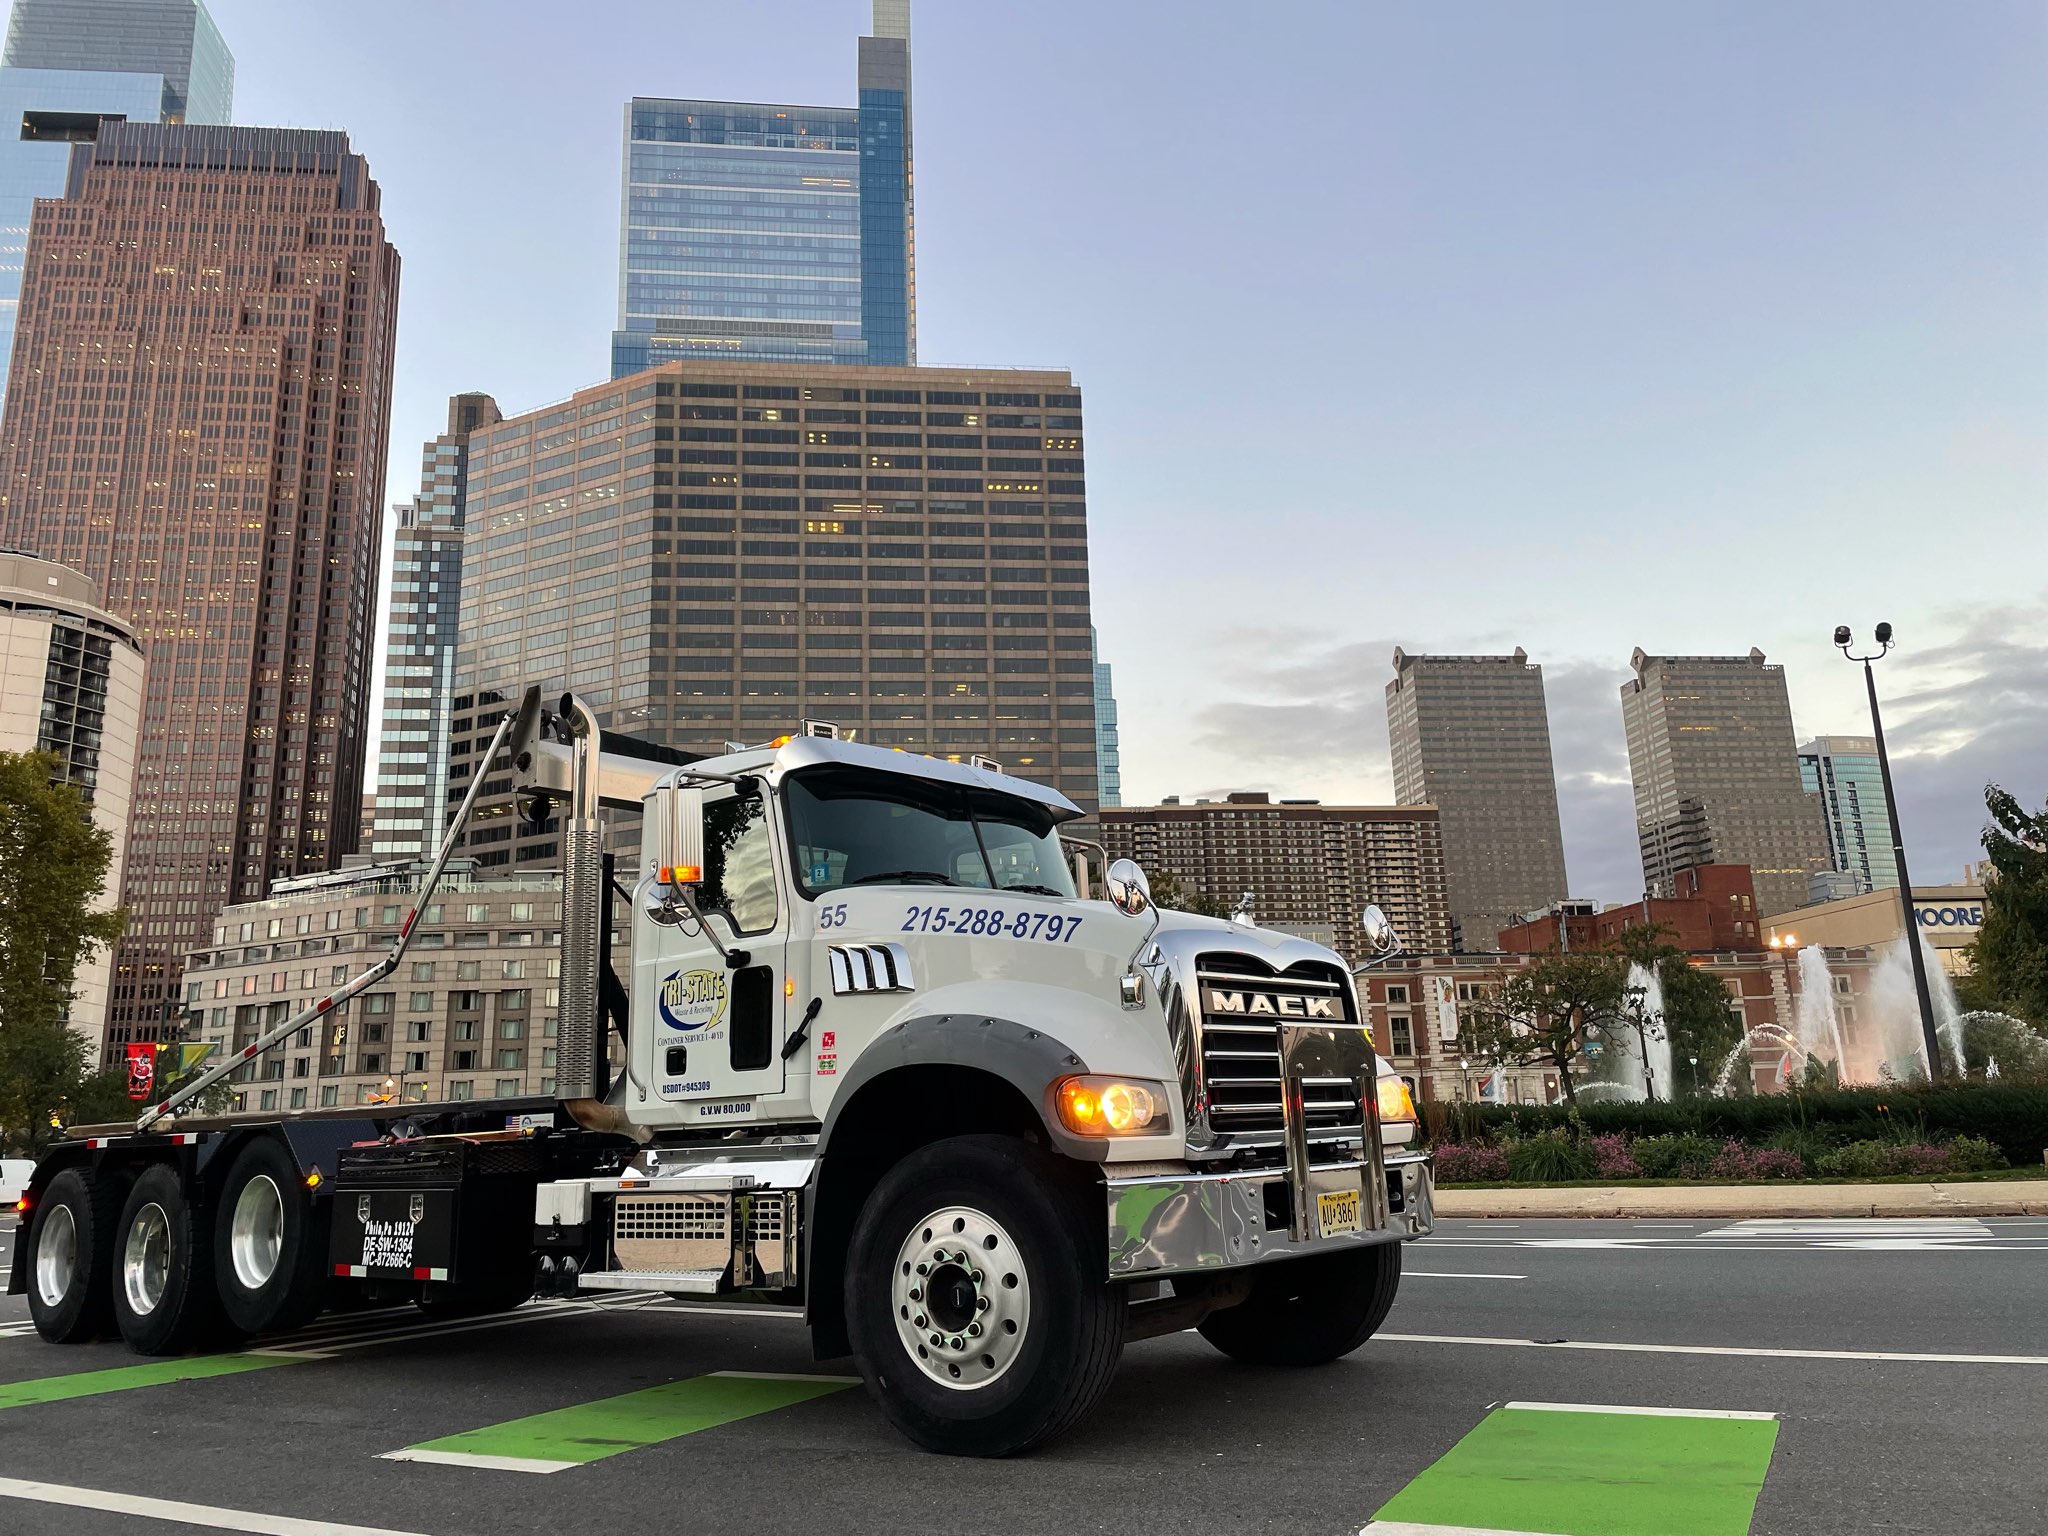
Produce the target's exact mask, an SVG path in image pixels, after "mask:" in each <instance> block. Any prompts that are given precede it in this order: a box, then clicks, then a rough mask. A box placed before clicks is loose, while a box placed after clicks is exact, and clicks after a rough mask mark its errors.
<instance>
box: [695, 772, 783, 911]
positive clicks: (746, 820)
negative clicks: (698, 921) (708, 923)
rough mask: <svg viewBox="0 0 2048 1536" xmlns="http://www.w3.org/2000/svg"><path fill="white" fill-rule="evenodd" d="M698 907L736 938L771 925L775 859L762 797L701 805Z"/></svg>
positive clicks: (733, 797)
mask: <svg viewBox="0 0 2048 1536" xmlns="http://www.w3.org/2000/svg"><path fill="white" fill-rule="evenodd" d="M697 905H698V906H699V907H700V908H701V909H702V910H703V911H705V912H720V913H723V914H724V915H725V917H726V918H727V920H728V921H730V922H731V923H732V926H733V931H734V932H735V933H765V932H766V931H767V930H768V929H770V928H773V927H774V926H775V857H774V850H773V848H772V847H771V846H770V842H769V836H768V808H767V806H766V805H765V804H764V803H763V801H762V799H761V797H760V795H758V794H752V795H737V794H734V795H727V796H726V797H724V798H723V799H719V800H711V801H708V802H707V803H706V804H705V806H704V883H703V884H702V885H701V886H699V887H698V888H697Z"/></svg>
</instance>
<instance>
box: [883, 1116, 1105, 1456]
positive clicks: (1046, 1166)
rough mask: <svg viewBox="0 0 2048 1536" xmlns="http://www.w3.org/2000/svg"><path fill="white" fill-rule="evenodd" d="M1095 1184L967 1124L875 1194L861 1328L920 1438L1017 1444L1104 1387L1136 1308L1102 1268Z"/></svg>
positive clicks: (891, 1404)
mask: <svg viewBox="0 0 2048 1536" xmlns="http://www.w3.org/2000/svg"><path fill="white" fill-rule="evenodd" d="M1090 1193H1091V1192H1090V1191H1089V1189H1088V1188H1087V1186H1086V1185H1084V1184H1082V1183H1081V1182H1080V1181H1079V1180H1078V1179H1077V1178H1076V1177H1075V1173H1074V1170H1073V1168H1072V1167H1071V1166H1069V1165H1067V1164H1064V1163H1062V1162H1061V1161H1060V1160H1059V1159H1057V1158H1054V1157H1052V1156H1051V1155H1049V1154H1048V1153H1045V1152H1043V1151H1040V1150H1039V1149H1037V1148H1035V1147H1031V1146H1028V1145H1026V1144H1025V1143H1023V1142H1021V1141H1016V1140H1014V1139H1012V1138H1009V1137H1005V1136H957V1137H953V1138H951V1139H950V1140H946V1141H941V1142H937V1143H935V1144H933V1145H931V1146H928V1147H924V1148H921V1149H919V1150H918V1151H916V1152H913V1153H912V1154H911V1155H910V1156H908V1157H907V1158H905V1159H904V1160H903V1161H902V1162H900V1163H898V1164H897V1165H896V1166H895V1167H894V1168H892V1169H891V1170H890V1171H889V1172H888V1173H887V1174H886V1175H885V1176H884V1177H883V1179H882V1181H881V1183H880V1184H879V1185H877V1186H876V1188H875V1191H874V1193H873V1194H872V1195H870V1196H869V1197H868V1201H867V1204H866V1205H865V1206H864V1207H863V1209H862V1211H861V1214H860V1219H859V1221H858V1223H857V1224H856V1226H855V1229H854V1234H853V1245H852V1250H851V1252H850V1254H849V1255H848V1260H847V1282H848V1284H847V1319H846V1320H847V1330H848V1334H849V1336H850V1338H851V1341H852V1344H853V1353H854V1358H855V1360H856V1361H857V1362H858V1364H859V1366H860V1372H861V1376H862V1378H863V1379H864V1380H865V1381H866V1383H867V1386H868V1390H869V1392H870V1393H871V1394H872V1395H873V1396H874V1398H875V1401H876V1402H877V1403H878V1404H880V1406H881V1409H882V1412H883V1413H884V1414H885V1415H887V1417H888V1419H889V1421H890V1422H891V1423H892V1424H894V1425H895V1426H896V1427H897V1428H898V1429H899V1430H901V1431H902V1432H903V1433H904V1434H905V1435H906V1436H908V1437H909V1438H910V1439H911V1440H913V1441H914V1442H916V1443H917V1444H918V1445H921V1446H923V1447H924V1448H925V1449H926V1450H931V1451H939V1452H942V1453H945V1454H947V1455H954V1456H1010V1455H1014V1454H1016V1453H1017V1452H1019V1451H1025V1450H1029V1449H1031V1448H1032V1447H1033V1446H1036V1445H1039V1444H1042V1443H1043V1442H1045V1441H1047V1440H1049V1439H1051V1438H1052V1437H1053V1436H1055V1435H1057V1434H1060V1433H1061V1432H1062V1431H1064V1430H1066V1429H1067V1428H1069V1427H1070V1426H1071V1425H1072V1424H1073V1423H1074V1422H1075V1421H1076V1420H1078V1419H1079V1418H1080V1417H1081V1416H1082V1415H1083V1414H1084V1413H1086V1412H1087V1411H1088V1410H1089V1409H1090V1408H1092V1407H1093V1406H1094V1405H1095V1402H1096V1400H1097V1399H1098V1398H1100V1397H1101V1396H1102V1392H1103V1389H1104V1388H1105V1387H1107V1386H1108V1384H1109V1380H1110V1377H1111V1376H1113V1375H1114V1374H1115V1372H1116V1365H1117V1360H1118V1358H1119V1357H1120V1356H1121V1354H1122V1353H1123V1345H1124V1331H1125V1322H1126V1308H1125V1307H1124V1305H1123V1304H1122V1302H1121V1300H1120V1298H1118V1296H1117V1295H1116V1293H1114V1292H1113V1291H1111V1289H1110V1287H1109V1286H1108V1284H1107V1283H1106V1281H1105V1279H1104V1276H1105V1274H1106V1272H1107V1267H1108V1260H1107V1254H1106V1251H1105V1243H1106V1232H1105V1225H1104V1222H1103V1220H1102V1217H1101V1209H1100V1207H1101V1200H1100V1196H1099V1194H1098V1195H1096V1197H1095V1198H1094V1199H1093V1201H1091V1200H1090V1198H1089V1196H1090ZM1091 1213H1092V1219H1091Z"/></svg>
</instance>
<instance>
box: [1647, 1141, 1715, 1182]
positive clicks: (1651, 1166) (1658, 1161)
mask: <svg viewBox="0 0 2048 1536" xmlns="http://www.w3.org/2000/svg"><path fill="white" fill-rule="evenodd" d="M1722 1145H1723V1144H1722V1143H1721V1142H1720V1141H1717V1140H1715V1139H1714V1138H1713V1137H1711V1136H1643V1137H1639V1138H1637V1140H1636V1141H1635V1143H1634V1144H1633V1145H1631V1146H1630V1148H1629V1150H1630V1151H1631V1152H1633V1153H1634V1154H1635V1157H1636V1162H1637V1164H1638V1165H1639V1166H1640V1167H1641V1168H1642V1170H1643V1176H1644V1177H1645V1178H1650V1179H1704V1178H1707V1177H1710V1176H1711V1174H1712V1172H1713V1168H1714V1161H1715V1159H1717V1158H1718V1157H1720V1155H1721V1147H1722Z"/></svg>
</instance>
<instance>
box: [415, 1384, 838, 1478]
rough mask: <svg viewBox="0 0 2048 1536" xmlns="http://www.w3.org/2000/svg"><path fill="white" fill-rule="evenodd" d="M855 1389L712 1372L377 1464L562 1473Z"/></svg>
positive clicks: (448, 1439) (468, 1433)
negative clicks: (432, 1464) (420, 1463)
mask: <svg viewBox="0 0 2048 1536" xmlns="http://www.w3.org/2000/svg"><path fill="white" fill-rule="evenodd" d="M859 1385H860V1382H859V1380H858V1379H857V1378H855V1377H852V1376H804V1375H791V1374H783V1373H779V1372H769V1371H714V1372H712V1373H711V1374H709V1375H706V1376H691V1377H685V1378H684V1379H682V1380H680V1381H671V1382H665V1383H663V1384H662V1385H661V1386H658V1387H643V1388H641V1389H640V1390H639V1391H637V1392H623V1393H620V1394H619V1395H618V1396H617V1397H606V1398H600V1399H598V1400H597V1401H595V1402H589V1403H577V1404H574V1405H572V1406H570V1407H567V1408H555V1409H551V1410H549V1411H548V1412H545V1413H536V1414H529V1415H528V1416H527V1417H525V1418H521V1419H508V1420H507V1421H506V1422H504V1423H502V1424H489V1425H485V1426H484V1427H483V1428H480V1429H468V1430H463V1431H461V1432H460V1433H458V1434H453V1435H443V1436H442V1437H440V1438H439V1439H436V1440H428V1441H425V1442H423V1443H421V1444H419V1445H409V1446H406V1447H404V1448H403V1449H401V1450H396V1451H385V1452H383V1453H382V1458H383V1459H384V1460H387V1461H427V1462H439V1463H441V1464H443V1465H449V1466H467V1467H483V1468H489V1469H492V1470H495V1471H501V1472H537V1473H549V1472H562V1471H566V1470H568V1469H569V1468H571V1467H580V1466H585V1465H587V1464H589V1463H590V1462H593V1461H603V1460H604V1459H605V1458H607V1457H610V1456H617V1455H619V1454H620V1453H621V1452H624V1451H633V1450H639V1449H641V1448H642V1447H645V1446H650V1445H660V1444H662V1443H663V1442H665V1441H669V1440H674V1439H677V1438H679V1437H680V1436H683V1435H691V1434H695V1433H697V1432H698V1431H699V1430H704V1429H715V1428H717V1427H718V1426H719V1425H722V1424H731V1423H733V1422H735V1421H737V1420H740V1419H750V1418H753V1417H755V1416H756V1415H758V1414H763V1413H772V1412H774V1411H775V1410H776V1409H778V1408H788V1407H792V1406H794V1405H795V1404H798V1403H804V1402H809V1401H811V1400H812V1399H814V1398H819V1397H825V1396H829V1395H830V1394H832V1393H834V1392H843V1391H845V1390H846V1389H847V1388H849V1387H856V1386H859Z"/></svg>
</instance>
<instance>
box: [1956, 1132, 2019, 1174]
mask: <svg viewBox="0 0 2048 1536" xmlns="http://www.w3.org/2000/svg"><path fill="white" fill-rule="evenodd" d="M1948 1160H1949V1166H1950V1167H1951V1168H1953V1169H1954V1170H1955V1171H1956V1172H1957V1173H1988V1172H1990V1171H1991V1170H1992V1169H1993V1168H2003V1167H2005V1165H2006V1163H2005V1154H2004V1153H2003V1152H2001V1151H1999V1150H1998V1148H1996V1147H1994V1146H1993V1145H1992V1144H1991V1143H1990V1142H1988V1141H1986V1140H1985V1139H1984V1138H1983V1137H1982V1136H1958V1137H1957V1138H1956V1139H1955V1140H1954V1141H1952V1142H1950V1143H1949V1144H1948Z"/></svg>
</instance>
